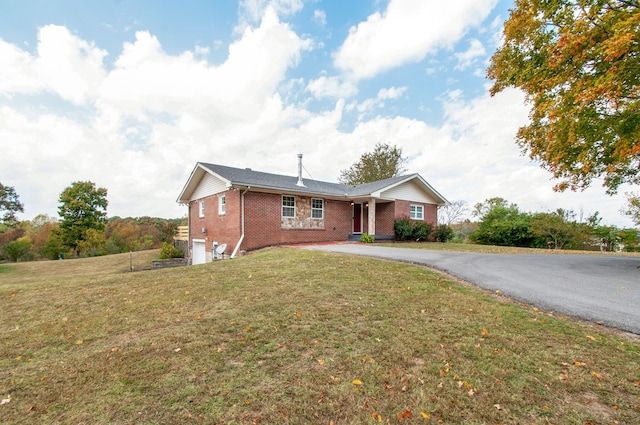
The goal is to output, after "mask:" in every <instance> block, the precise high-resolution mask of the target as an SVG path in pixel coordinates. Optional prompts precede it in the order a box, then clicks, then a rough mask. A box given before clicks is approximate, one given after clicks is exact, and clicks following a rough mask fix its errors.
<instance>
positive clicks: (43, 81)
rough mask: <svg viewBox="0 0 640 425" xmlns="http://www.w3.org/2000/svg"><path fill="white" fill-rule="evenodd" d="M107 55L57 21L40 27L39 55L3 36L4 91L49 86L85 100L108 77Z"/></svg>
mask: <svg viewBox="0 0 640 425" xmlns="http://www.w3.org/2000/svg"><path fill="white" fill-rule="evenodd" d="M106 55H107V52H106V51H104V50H101V49H98V48H96V47H95V46H94V45H93V44H92V43H89V42H87V41H84V40H81V39H80V38H78V37H77V36H75V35H73V34H71V32H69V30H68V29H67V28H65V27H61V26H57V25H46V26H44V27H42V28H40V30H39V32H38V46H37V54H36V55H35V56H32V55H31V54H29V53H28V52H25V51H22V50H20V49H19V48H17V47H16V46H13V45H11V44H8V43H6V42H4V41H2V40H0V92H4V93H5V94H11V93H33V92H39V91H42V90H46V91H49V92H52V93H55V94H57V95H59V96H60V97H62V98H63V99H65V100H68V101H70V102H73V103H75V104H83V103H85V102H86V101H87V100H88V98H90V97H92V96H93V95H95V92H96V90H97V88H98V87H99V85H100V83H101V82H102V79H103V78H104V69H103V64H102V60H103V59H104V57H105V56H106Z"/></svg>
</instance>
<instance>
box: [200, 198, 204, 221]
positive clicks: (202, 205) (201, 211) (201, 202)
mask: <svg viewBox="0 0 640 425" xmlns="http://www.w3.org/2000/svg"><path fill="white" fill-rule="evenodd" d="M200 217H204V201H200Z"/></svg>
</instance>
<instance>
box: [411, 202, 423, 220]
mask: <svg viewBox="0 0 640 425" xmlns="http://www.w3.org/2000/svg"><path fill="white" fill-rule="evenodd" d="M409 218H411V220H424V205H417V204H411V206H410V207H409Z"/></svg>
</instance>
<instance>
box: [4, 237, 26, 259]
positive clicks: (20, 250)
mask: <svg viewBox="0 0 640 425" xmlns="http://www.w3.org/2000/svg"><path fill="white" fill-rule="evenodd" d="M30 248H31V241H29V240H28V239H27V238H24V237H23V238H20V239H17V240H15V241H11V242H9V243H8V244H6V245H5V246H4V248H3V250H4V253H5V254H6V255H7V257H9V260H11V261H13V262H16V261H18V260H20V259H21V258H23V257H24V256H26V255H27V253H28V252H29V249H30Z"/></svg>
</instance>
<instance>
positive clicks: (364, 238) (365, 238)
mask: <svg viewBox="0 0 640 425" xmlns="http://www.w3.org/2000/svg"><path fill="white" fill-rule="evenodd" d="M373 241H375V237H373V236H372V235H370V234H368V233H363V234H362V236H360V242H364V243H372V242H373Z"/></svg>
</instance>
